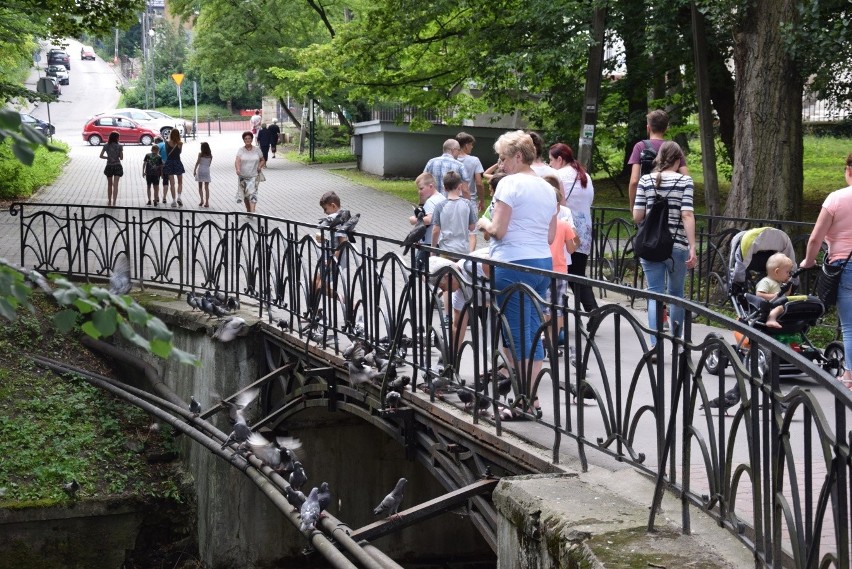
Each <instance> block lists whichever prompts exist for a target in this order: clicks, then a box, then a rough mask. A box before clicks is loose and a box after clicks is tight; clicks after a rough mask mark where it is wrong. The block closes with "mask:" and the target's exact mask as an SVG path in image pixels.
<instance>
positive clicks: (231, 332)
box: [186, 290, 249, 342]
mask: <svg viewBox="0 0 852 569" xmlns="http://www.w3.org/2000/svg"><path fill="white" fill-rule="evenodd" d="M186 303H187V304H188V305H189V307H190V308H191V309H193V310H200V311H201V312H203V313H205V314H207V318H208V319H210V318H218V319H219V322H218V323H217V324H216V327H215V329H214V330H213V339H214V340H219V341H220V342H230V341H231V340H233V339H235V338H237V337H238V336H245V335H246V334H248V329H249V326H248V323H247V322H246V321H245V319H244V318H240V317H239V316H235V315H234V314H233V313H234V312H236V311H237V310H239V309H240V299H239V298H237V297H235V296H228V295H226V294H225V293H224V292H221V291H215V292H213V291H209V290H208V291H205V292H204V294H196V293H194V292H192V291H190V292H188V293H186Z"/></svg>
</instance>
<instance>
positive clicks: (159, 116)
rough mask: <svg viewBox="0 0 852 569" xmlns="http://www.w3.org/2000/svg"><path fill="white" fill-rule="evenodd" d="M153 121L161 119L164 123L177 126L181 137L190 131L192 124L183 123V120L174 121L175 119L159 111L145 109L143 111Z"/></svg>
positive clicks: (189, 122)
mask: <svg viewBox="0 0 852 569" xmlns="http://www.w3.org/2000/svg"><path fill="white" fill-rule="evenodd" d="M145 112H146V113H148V114H149V115H151V116H152V117H154V118H155V119H162V120H165V121H169V122H170V123H171V124H175V125H177V129H178V132H180V135H181V136H183V135H184V133H185V132H189V131H191V130H192V122H191V121H185V120H183V119H176V118H175V117H172V116H169V115H167V114H166V113H161V112H160V111H155V110H153V109H147V110H146V111H145Z"/></svg>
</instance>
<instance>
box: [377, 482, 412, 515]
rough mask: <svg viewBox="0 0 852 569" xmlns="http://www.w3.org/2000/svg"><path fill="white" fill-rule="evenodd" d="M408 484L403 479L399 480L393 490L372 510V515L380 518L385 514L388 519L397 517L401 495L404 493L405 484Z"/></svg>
mask: <svg viewBox="0 0 852 569" xmlns="http://www.w3.org/2000/svg"><path fill="white" fill-rule="evenodd" d="M407 482H408V480H406V479H405V478H400V479H399V481H398V482H397V483H396V486H394V489H393V490H391V493H390V494H388V495H387V496H385V498H384V500H382V502H381V503H380V504H379V505H378V506H376V507H375V509H373V514H374V515H376V516H381V515H382V514H387V517H388V518H391V517H393V516H396V517H397V518H398V517H399V515H398V514H397V513H396V512H397V510H399V506H400V504H402V497H403V493H404V492H405V484H406V483H407Z"/></svg>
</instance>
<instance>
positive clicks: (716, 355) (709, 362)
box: [704, 348, 722, 375]
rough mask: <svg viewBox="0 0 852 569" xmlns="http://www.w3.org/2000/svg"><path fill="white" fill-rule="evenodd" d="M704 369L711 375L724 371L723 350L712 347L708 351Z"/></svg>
mask: <svg viewBox="0 0 852 569" xmlns="http://www.w3.org/2000/svg"><path fill="white" fill-rule="evenodd" d="M704 370H705V371H706V372H707V373H709V374H710V375H718V374H719V372H721V371H722V352H721V350H719V348H712V349H711V350H709V351H708V352H707V359H706V360H704Z"/></svg>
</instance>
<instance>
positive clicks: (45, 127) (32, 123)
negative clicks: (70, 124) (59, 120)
mask: <svg viewBox="0 0 852 569" xmlns="http://www.w3.org/2000/svg"><path fill="white" fill-rule="evenodd" d="M21 122H22V123H23V124H25V125H27V126H29V127H30V128H34V129H35V130H38V131H41V132H42V133H43V134H44V135H45V136H50V135H53V134H56V127H55V126H53V125H52V124H50V123H49V122H44V121H43V120H41V119H37V118H35V117H34V116H32V115H28V114H26V113H21Z"/></svg>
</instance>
